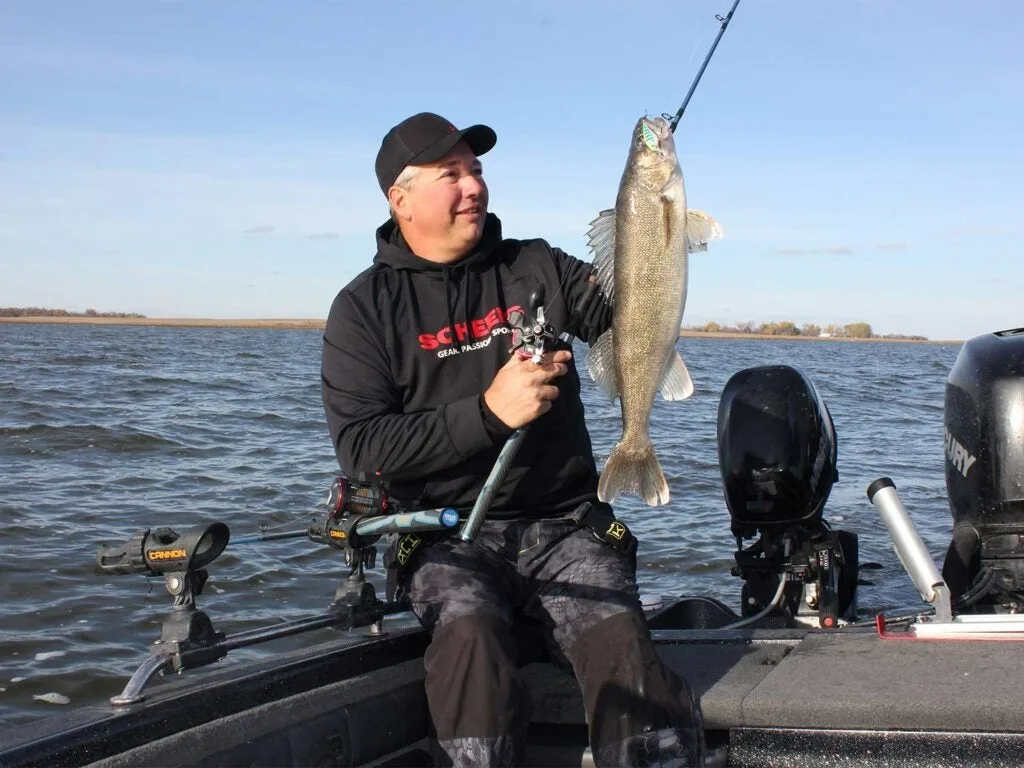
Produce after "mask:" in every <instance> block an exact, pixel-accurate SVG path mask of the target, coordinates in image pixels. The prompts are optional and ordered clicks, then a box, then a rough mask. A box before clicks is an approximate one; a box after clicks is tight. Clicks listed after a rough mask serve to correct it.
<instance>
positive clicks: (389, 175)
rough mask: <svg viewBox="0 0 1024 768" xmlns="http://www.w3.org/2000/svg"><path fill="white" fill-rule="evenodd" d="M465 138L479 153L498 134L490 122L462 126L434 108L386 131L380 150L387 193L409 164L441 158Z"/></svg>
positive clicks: (378, 167) (380, 179)
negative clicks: (434, 110) (457, 125)
mask: <svg viewBox="0 0 1024 768" xmlns="http://www.w3.org/2000/svg"><path fill="white" fill-rule="evenodd" d="M460 141H465V142H466V144H468V145H469V148H470V149H471V150H472V151H473V154H474V155H476V156H477V157H479V156H480V155H482V154H484V153H485V152H488V151H490V150H491V148H492V147H494V145H495V144H496V143H497V141H498V135H497V134H496V133H495V132H494V130H493V129H491V128H489V127H488V126H486V125H471V126H469V128H463V129H461V130H459V129H458V128H456V127H455V126H454V125H453V124H452V123H451V122H449V121H448V120H445V119H444V118H443V117H441V116H440V115H435V114H434V113H433V112H420V113H419V114H417V115H413V116H412V117H407V118H406V119H405V120H403V121H402V122H400V123H399V124H398V125H396V126H395V127H394V128H392V129H391V130H390V131H388V132H387V133H386V134H385V135H384V140H383V141H382V142H381V144H380V150H379V151H378V152H377V162H376V163H375V168H376V170H377V181H378V182H380V188H381V191H383V192H384V194H385V195H386V194H387V193H388V190H389V189H390V188H391V186H392V185H393V184H394V183H395V179H397V178H398V175H399V174H400V173H401V172H402V169H403V168H405V166H407V165H424V164H426V163H432V162H434V161H435V160H440V159H441V158H442V157H444V156H445V155H447V154H448V153H449V152H451V150H452V147H454V146H455V145H456V144H458V143H459V142H460Z"/></svg>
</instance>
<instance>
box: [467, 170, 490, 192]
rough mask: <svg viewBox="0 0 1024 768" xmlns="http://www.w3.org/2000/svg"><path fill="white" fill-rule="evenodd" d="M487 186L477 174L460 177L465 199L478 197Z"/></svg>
mask: <svg viewBox="0 0 1024 768" xmlns="http://www.w3.org/2000/svg"><path fill="white" fill-rule="evenodd" d="M486 189H487V186H486V185H485V184H484V180H483V179H482V178H480V176H479V175H478V174H475V173H469V174H466V175H465V176H463V177H462V194H463V195H464V196H465V197H480V196H481V195H482V194H483V193H484V191H485V190H486Z"/></svg>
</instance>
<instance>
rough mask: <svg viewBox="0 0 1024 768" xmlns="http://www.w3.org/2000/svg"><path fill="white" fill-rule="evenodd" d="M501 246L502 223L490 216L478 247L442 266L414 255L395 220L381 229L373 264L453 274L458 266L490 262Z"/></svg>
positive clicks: (386, 223) (378, 233)
mask: <svg viewBox="0 0 1024 768" xmlns="http://www.w3.org/2000/svg"><path fill="white" fill-rule="evenodd" d="M500 244H501V221H500V220H499V219H498V217H497V216H495V215H494V214H493V213H488V214H487V218H486V219H485V220H484V232H483V235H482V236H481V238H480V242H479V243H477V244H476V247H475V248H473V250H472V251H470V252H469V253H468V254H466V256H464V257H463V258H461V259H459V260H458V261H456V262H454V263H452V264H438V263H436V262H433V261H427V260H426V259H423V258H420V257H419V256H417V255H416V254H415V253H413V252H412V251H411V250H410V249H409V246H408V244H406V242H405V238H404V237H402V232H401V230H399V228H398V225H397V224H396V223H395V221H394V219H389V220H388V221H386V222H384V223H383V224H381V225H380V227H378V228H377V255H376V256H374V257H373V263H374V264H386V265H387V266H389V267H392V268H394V269H411V270H413V271H415V272H434V273H437V274H438V275H440V274H442V273H444V272H451V271H452V270H453V269H454V268H456V267H469V266H478V265H482V264H483V263H485V262H487V261H488V260H489V259H490V256H491V254H492V253H493V252H494V250H495V248H497V247H498V245H500Z"/></svg>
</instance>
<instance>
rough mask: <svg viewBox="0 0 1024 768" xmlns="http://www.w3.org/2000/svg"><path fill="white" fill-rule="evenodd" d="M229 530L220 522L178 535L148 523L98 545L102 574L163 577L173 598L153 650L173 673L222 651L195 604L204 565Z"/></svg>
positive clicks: (217, 551) (203, 580)
mask: <svg viewBox="0 0 1024 768" xmlns="http://www.w3.org/2000/svg"><path fill="white" fill-rule="evenodd" d="M229 538H230V532H229V530H228V527H227V526H226V525H225V524H224V523H219V522H216V523H207V524H202V525H198V526H196V527H194V528H192V529H190V530H188V531H186V532H185V533H183V534H181V535H178V533H176V532H175V531H174V530H173V529H172V528H167V527H163V528H157V529H156V530H155V531H153V532H152V533H151V532H150V530H149V529H148V528H147V529H145V530H143V531H139V532H137V533H135V534H134V535H132V536H131V538H129V539H128V540H127V541H124V542H122V543H120V544H114V545H109V544H102V545H100V548H99V551H98V552H97V553H96V567H97V570H98V571H99V572H100V573H102V574H115V575H121V574H126V573H142V574H145V575H146V576H151V577H154V576H162V577H163V578H164V585H165V586H166V588H167V591H168V592H169V593H170V594H171V596H172V597H173V598H174V602H173V604H172V606H171V612H170V614H168V616H167V618H165V619H164V622H163V625H162V626H161V629H160V638H159V639H158V640H156V641H155V642H154V643H153V647H154V650H155V651H157V652H159V653H160V654H165V655H167V656H168V657H169V658H170V662H171V665H172V667H173V669H174V671H175V672H180V671H181V670H183V669H187V668H190V667H197V666H201V665H203V664H209V663H210V662H212V661H216V660H217V659H219V658H221V657H223V656H224V655H225V654H226V653H227V651H225V650H223V649H221V648H219V647H218V644H219V643H220V642H221V641H222V640H223V639H224V633H223V632H218V631H216V630H215V629H214V627H213V622H212V621H210V617H209V616H207V614H206V613H205V612H204V611H201V610H198V609H197V608H196V596H197V595H200V594H202V591H203V585H204V584H206V581H207V579H208V578H209V572H208V571H207V570H206V566H208V565H209V564H210V563H212V562H213V561H214V560H216V559H217V557H219V556H220V554H221V552H223V551H224V548H225V547H226V546H227V545H228V539H229Z"/></svg>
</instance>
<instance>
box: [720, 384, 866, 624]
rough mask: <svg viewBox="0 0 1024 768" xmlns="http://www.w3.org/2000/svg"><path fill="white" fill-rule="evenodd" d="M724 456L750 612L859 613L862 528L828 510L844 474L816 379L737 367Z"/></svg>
mask: <svg viewBox="0 0 1024 768" xmlns="http://www.w3.org/2000/svg"><path fill="white" fill-rule="evenodd" d="M718 459H719V468H720V470H721V473H722V481H723V485H724V490H725V500H726V505H727V506H728V509H729V514H730V517H731V518H732V532H733V535H734V536H735V537H736V545H737V552H736V554H735V559H736V566H735V567H734V568H733V570H732V573H733V575H735V576H739V577H740V578H742V579H743V580H744V585H743V590H742V594H741V599H742V603H743V606H742V612H743V615H744V616H753V615H756V614H760V613H765V614H766V616H767V619H768V620H770V621H775V622H779V621H781V622H783V623H784V624H785V625H793V624H812V625H817V626H819V627H823V628H833V627H836V626H838V625H839V622H840V620H848V621H852V620H853V619H854V618H855V613H856V607H855V592H856V588H857V570H858V552H857V536H856V534H854V533H850V532H848V531H835V530H832V528H831V527H830V526H829V524H828V523H827V522H826V521H825V519H824V518H823V516H822V512H823V509H824V506H825V502H826V501H827V499H828V496H829V494H830V492H831V490H832V485H833V484H834V483H835V482H836V480H838V477H839V475H838V472H837V470H836V460H837V453H836V435H835V427H834V424H833V422H832V416H831V414H830V413H829V410H828V408H827V406H826V405H825V402H824V400H822V398H821V396H820V395H819V394H818V392H817V390H816V389H815V387H814V385H813V383H812V382H811V380H810V379H809V378H808V377H807V376H805V375H804V374H803V373H801V372H800V371H799V370H797V369H796V368H793V367H791V366H787V365H770V366H760V367H756V368H748V369H745V370H742V371H740V372H738V373H736V374H735V375H733V376H732V378H730V379H729V381H728V382H727V383H726V385H725V387H724V388H723V390H722V396H721V399H720V402H719V409H718ZM758 536H759V538H758V539H757V540H756V541H755V542H754V543H753V544H752V545H750V546H749V547H746V548H745V547H744V544H743V542H744V539H748V538H754V537H758Z"/></svg>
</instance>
